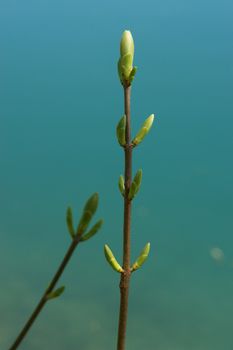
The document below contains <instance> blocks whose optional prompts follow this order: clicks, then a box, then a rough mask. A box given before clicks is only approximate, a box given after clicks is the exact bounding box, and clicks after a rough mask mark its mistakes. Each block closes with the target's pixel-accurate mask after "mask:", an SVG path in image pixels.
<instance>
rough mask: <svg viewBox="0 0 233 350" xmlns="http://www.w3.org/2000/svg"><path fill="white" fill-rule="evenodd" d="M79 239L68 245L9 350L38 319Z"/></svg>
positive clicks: (15, 346)
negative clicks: (46, 286) (48, 282)
mask: <svg viewBox="0 0 233 350" xmlns="http://www.w3.org/2000/svg"><path fill="white" fill-rule="evenodd" d="M80 238H81V236H76V237H75V238H74V239H73V240H72V243H71V244H70V246H69V248H68V250H67V252H66V254H65V256H64V258H63V260H62V262H61V264H60V265H59V267H58V269H57V271H56V273H55V275H54V276H53V278H52V280H51V282H50V284H49V286H48V288H47V289H46V290H45V292H44V294H43V295H42V297H41V299H40V301H39V303H38V304H37V306H36V308H35V309H34V311H33V313H32V314H31V316H30V317H29V319H28V321H27V322H26V323H25V325H24V327H23V329H22V330H21V332H20V333H19V335H18V336H17V338H16V339H15V341H14V343H13V345H12V346H11V347H10V348H9V350H15V349H17V347H18V346H19V345H20V343H21V342H22V340H23V339H24V337H25V336H26V334H27V333H28V331H29V329H30V328H31V326H32V324H33V323H34V321H35V320H36V318H37V317H38V315H39V314H40V312H41V311H42V309H43V307H44V305H45V304H46V302H47V295H48V294H49V293H51V292H52V291H53V289H54V287H55V286H56V284H57V282H58V280H59V278H60V277H61V275H62V273H63V271H64V269H65V267H66V265H67V263H68V262H69V260H70V258H71V256H72V254H73V252H74V250H75V248H76V247H77V245H78V243H79V242H80Z"/></svg>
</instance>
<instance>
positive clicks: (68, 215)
mask: <svg viewBox="0 0 233 350" xmlns="http://www.w3.org/2000/svg"><path fill="white" fill-rule="evenodd" d="M66 224H67V227H68V231H69V233H70V235H71V238H72V239H73V238H74V237H75V230H74V227H73V214H72V209H71V207H68V208H67V211H66Z"/></svg>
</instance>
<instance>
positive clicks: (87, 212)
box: [77, 193, 99, 235]
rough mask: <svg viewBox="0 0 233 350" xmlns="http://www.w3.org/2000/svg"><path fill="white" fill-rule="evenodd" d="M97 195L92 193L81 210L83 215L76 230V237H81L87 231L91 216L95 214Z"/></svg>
mask: <svg viewBox="0 0 233 350" xmlns="http://www.w3.org/2000/svg"><path fill="white" fill-rule="evenodd" d="M98 200H99V195H98V193H94V194H93V195H92V196H91V197H90V198H89V199H88V201H87V202H86V204H85V207H84V209H83V214H82V216H81V219H80V221H79V225H78V228H77V235H82V234H83V233H84V232H85V230H86V229H87V227H88V225H89V223H90V221H91V218H92V216H93V215H94V214H95V212H96V209H97V207H98Z"/></svg>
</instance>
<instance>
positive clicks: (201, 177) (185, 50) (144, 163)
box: [0, 0, 233, 350]
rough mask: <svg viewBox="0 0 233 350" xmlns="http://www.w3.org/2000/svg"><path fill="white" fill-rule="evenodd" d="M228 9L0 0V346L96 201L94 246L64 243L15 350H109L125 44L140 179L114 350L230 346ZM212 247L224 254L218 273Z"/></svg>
mask: <svg viewBox="0 0 233 350" xmlns="http://www.w3.org/2000/svg"><path fill="white" fill-rule="evenodd" d="M232 15H233V3H232V1H228V0H222V1H210V0H202V1H201V0H197V1H193V0H191V1H187V0H186V1H184V0H177V1H171V0H158V1H152V0H151V1H135V0H134V1H127V2H126V1H122V0H120V1H117V2H110V1H98V2H95V1H93V0H89V1H85V2H84V1H77V0H76V1H73V0H67V1H61V0H56V1H54V0H40V1H36V0H34V1H33V0H30V1H28V0H21V1H13V0H12V1H11V0H0V47H1V49H0V50H1V57H0V81H1V84H0V96H1V103H0V169H1V170H0V193H1V195H0V213H1V216H0V217H1V219H0V241H1V244H0V279H1V288H0V348H1V349H7V348H8V347H9V346H10V344H11V342H12V341H13V339H14V337H15V336H16V335H17V332H19V330H20V329H21V327H22V325H23V324H24V322H25V321H26V319H27V317H28V316H29V314H30V312H31V311H32V309H33V308H34V306H35V304H36V302H37V300H38V298H39V297H40V295H41V293H42V291H43V290H44V288H45V287H46V285H47V284H48V281H49V279H50V278H51V276H52V274H53V272H54V270H55V268H56V267H57V265H58V263H59V261H60V260H61V258H62V256H63V254H64V253H65V251H66V249H67V247H68V245H69V243H70V238H69V235H68V233H67V230H66V225H65V211H66V207H67V206H68V205H71V206H72V207H73V209H74V213H75V218H76V221H77V220H78V217H79V215H80V213H81V210H82V207H83V205H84V203H85V201H86V199H87V198H88V197H89V195H90V194H91V193H93V192H95V191H98V192H99V194H100V205H99V209H98V213H97V214H96V219H98V218H99V217H103V218H104V220H105V224H104V227H103V229H102V230H101V232H100V233H99V235H98V236H96V237H95V238H93V240H91V241H89V242H87V243H86V244H83V245H82V246H79V247H78V250H77V251H76V253H75V255H74V256H73V258H72V261H71V263H70V264H69V266H68V268H67V270H66V271H65V274H64V276H63V277H62V279H61V281H60V283H59V284H60V285H62V284H65V285H66V291H65V293H64V294H63V296H62V297H60V298H59V299H57V300H56V301H51V303H49V304H48V305H47V306H46V308H45V309H44V310H43V312H42V314H41V315H40V317H39V318H38V320H37V321H36V323H35V324H34V326H33V328H32V330H31V332H30V334H29V335H28V337H27V338H26V339H25V341H24V342H23V343H22V346H21V349H22V350H40V349H51V350H52V349H56V350H64V349H68V350H70V349H82V350H92V349H94V350H103V349H114V348H116V334H117V323H118V305H119V291H118V283H119V275H117V274H116V273H114V272H113V271H112V270H111V269H110V268H109V266H108V265H107V264H106V262H105V259H104V256H103V248H102V247H103V245H104V244H105V243H108V244H109V245H110V247H111V248H112V249H113V251H114V253H115V255H116V256H117V257H118V259H119V260H120V259H121V232H122V210H123V206H122V198H121V196H120V195H119V192H118V188H117V181H118V176H119V175H120V174H121V173H122V172H123V165H124V162H123V153H122V150H121V149H120V147H118V144H117V142H116V137H115V126H116V123H117V122H118V120H119V118H120V117H121V115H122V112H123V94H122V89H121V85H120V84H119V81H118V77H117V72H116V62H117V60H118V56H119V41H120V37H121V33H122V31H123V30H125V29H130V30H131V31H132V34H133V36H134V40H135V64H136V65H137V66H138V74H137V76H136V78H135V82H134V84H133V91H132V133H133V134H135V132H137V130H138V128H139V127H140V125H141V123H142V122H143V121H144V119H145V118H146V117H147V116H148V115H149V114H151V113H155V115H156V120H155V122H154V126H153V129H152V130H151V132H150V134H149V135H148V137H147V138H146V139H145V141H144V142H143V144H141V145H140V147H138V148H137V149H135V152H134V172H135V171H136V170H137V169H138V168H139V167H142V169H143V183H142V187H141V190H140V193H139V194H138V196H137V198H136V199H135V201H134V207H133V223H132V260H133V259H135V257H136V256H137V255H138V253H139V251H140V250H141V248H142V247H143V246H144V245H145V243H146V242H148V241H150V242H151V254H150V258H149V260H148V261H147V263H146V264H145V265H144V266H143V268H142V269H141V270H139V271H138V272H137V273H135V274H134V275H133V277H132V283H131V290H130V308H129V320H128V336H127V350H141V349H151V350H152V349H158V350H210V349H211V350H218V349H223V350H232V348H233V336H232V321H233V234H232V233H233V220H232V209H233V201H232V198H233V186H232V175H233V163H232V146H233V138H232V128H233V118H232V116H233V114H232V112H233V99H232V92H233V83H232V82H233V45H232V36H233V25H232ZM211 247H220V248H221V249H222V250H223V252H224V254H225V259H224V261H223V262H222V263H221V264H218V263H216V261H214V260H213V259H212V258H211V256H210V249H211Z"/></svg>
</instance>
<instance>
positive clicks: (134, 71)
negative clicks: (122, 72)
mask: <svg viewBox="0 0 233 350" xmlns="http://www.w3.org/2000/svg"><path fill="white" fill-rule="evenodd" d="M137 70H138V67H136V66H135V67H133V69H132V70H131V73H130V75H129V82H130V84H131V83H132V81H133V80H134V77H135V75H136V73H137Z"/></svg>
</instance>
